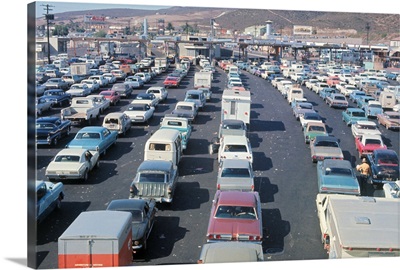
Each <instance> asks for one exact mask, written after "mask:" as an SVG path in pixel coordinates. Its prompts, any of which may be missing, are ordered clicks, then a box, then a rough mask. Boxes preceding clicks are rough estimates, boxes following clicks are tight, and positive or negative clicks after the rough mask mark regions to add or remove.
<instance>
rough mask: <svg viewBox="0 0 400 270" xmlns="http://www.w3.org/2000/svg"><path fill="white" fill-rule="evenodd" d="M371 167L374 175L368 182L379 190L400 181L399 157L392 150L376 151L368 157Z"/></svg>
mask: <svg viewBox="0 0 400 270" xmlns="http://www.w3.org/2000/svg"><path fill="white" fill-rule="evenodd" d="M366 159H367V162H368V164H369V166H370V167H371V173H372V175H371V176H370V177H369V178H368V182H369V183H370V184H372V185H373V186H374V188H378V186H382V185H383V184H385V183H388V182H392V181H397V180H400V179H399V157H398V154H397V153H396V151H394V150H391V149H376V150H374V151H373V152H372V153H371V154H368V155H367V156H366Z"/></svg>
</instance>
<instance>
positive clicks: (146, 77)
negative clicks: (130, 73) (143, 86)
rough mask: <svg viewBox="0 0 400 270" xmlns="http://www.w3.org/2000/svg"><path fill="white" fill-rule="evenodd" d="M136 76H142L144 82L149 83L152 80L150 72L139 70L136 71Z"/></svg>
mask: <svg viewBox="0 0 400 270" xmlns="http://www.w3.org/2000/svg"><path fill="white" fill-rule="evenodd" d="M135 76H139V77H140V78H142V80H143V81H144V83H148V82H150V80H151V75H150V73H148V72H137V73H135Z"/></svg>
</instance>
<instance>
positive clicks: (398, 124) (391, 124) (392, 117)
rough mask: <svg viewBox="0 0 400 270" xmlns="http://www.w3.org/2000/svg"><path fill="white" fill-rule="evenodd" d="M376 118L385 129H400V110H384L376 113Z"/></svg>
mask: <svg viewBox="0 0 400 270" xmlns="http://www.w3.org/2000/svg"><path fill="white" fill-rule="evenodd" d="M376 118H377V120H378V124H380V125H382V126H384V127H385V128H386V129H397V130H398V129H400V112H391V111H385V112H383V113H381V114H377V115H376Z"/></svg>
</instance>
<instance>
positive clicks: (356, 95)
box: [349, 90, 366, 103]
mask: <svg viewBox="0 0 400 270" xmlns="http://www.w3.org/2000/svg"><path fill="white" fill-rule="evenodd" d="M365 95H366V93H365V92H364V91H361V90H354V91H353V92H351V94H350V95H349V100H350V101H352V102H354V103H357V99H358V98H359V97H362V96H365Z"/></svg>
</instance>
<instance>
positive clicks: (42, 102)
mask: <svg viewBox="0 0 400 270" xmlns="http://www.w3.org/2000/svg"><path fill="white" fill-rule="evenodd" d="M53 105H54V103H53V101H48V100H47V99H46V98H43V97H38V98H36V115H37V116H39V115H42V114H43V112H47V111H50V110H51V108H53Z"/></svg>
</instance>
